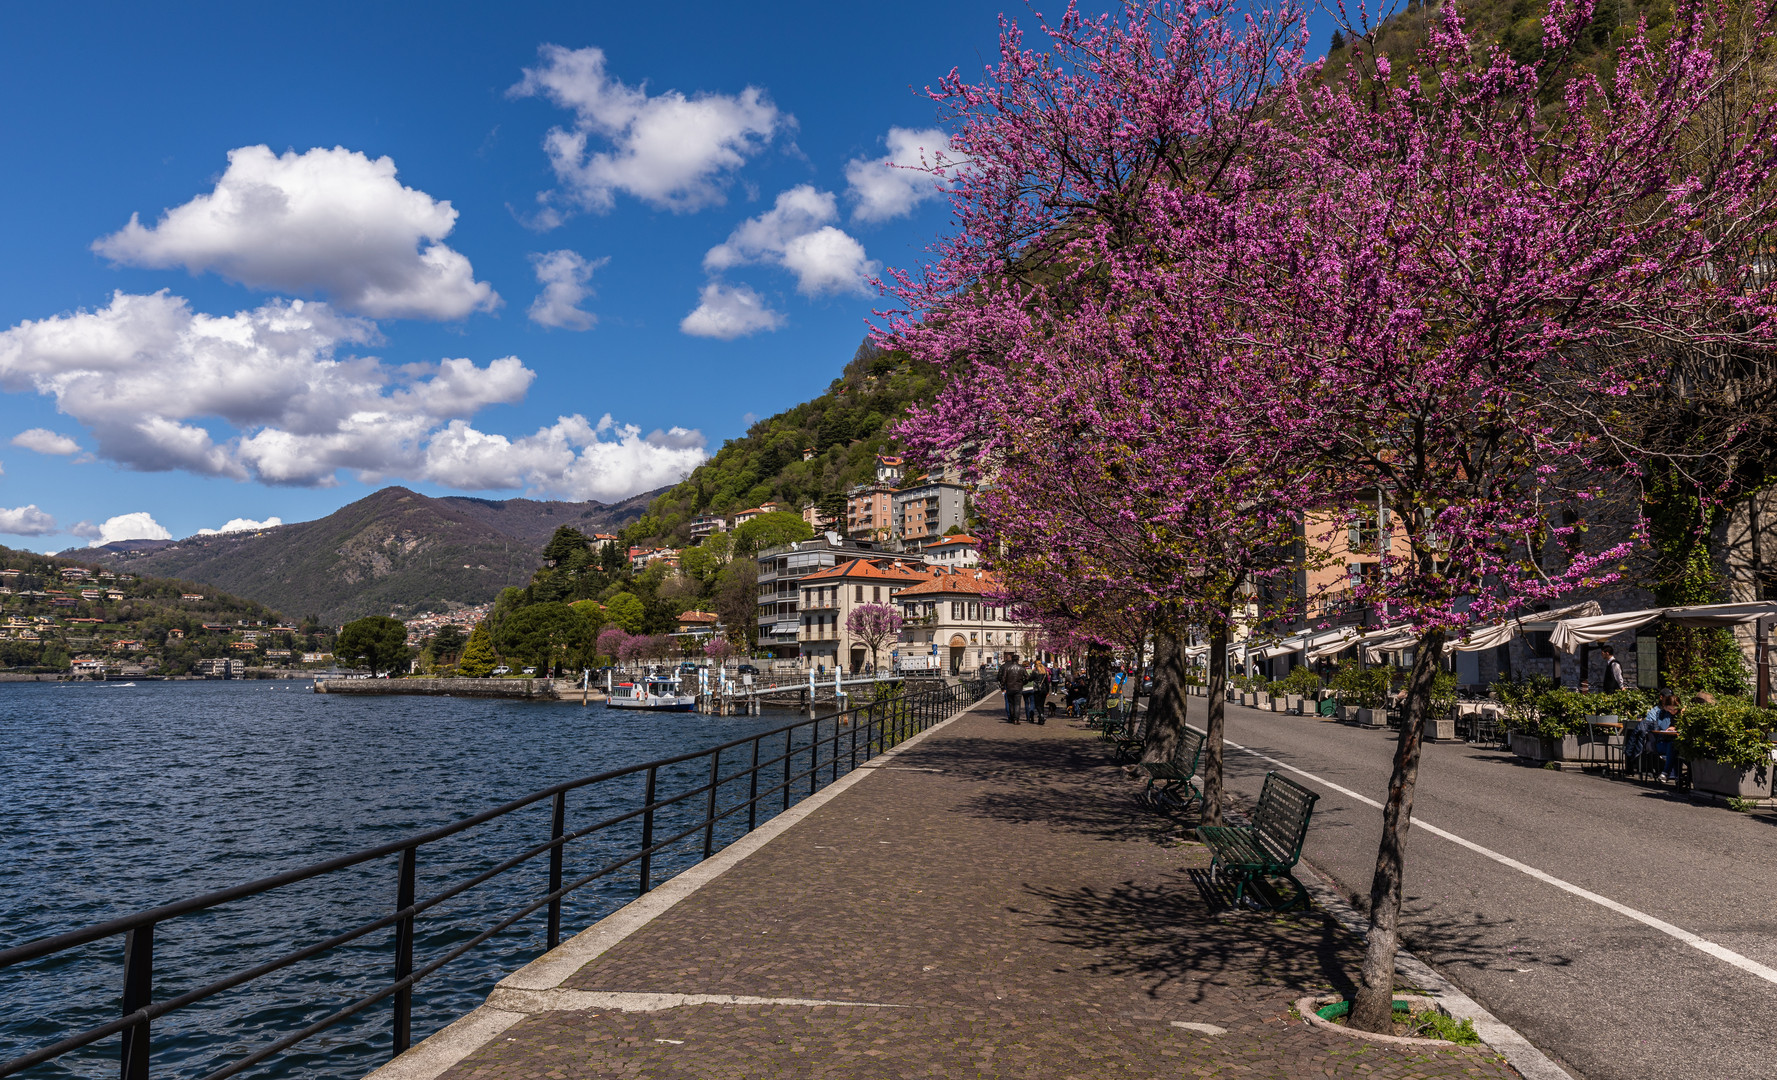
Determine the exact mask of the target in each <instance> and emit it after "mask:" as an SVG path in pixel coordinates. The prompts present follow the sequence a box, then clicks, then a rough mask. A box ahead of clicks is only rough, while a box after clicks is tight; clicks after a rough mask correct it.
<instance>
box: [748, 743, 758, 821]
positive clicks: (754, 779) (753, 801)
mask: <svg viewBox="0 0 1777 1080" xmlns="http://www.w3.org/2000/svg"><path fill="white" fill-rule="evenodd" d="M747 776H748V777H749V778H750V779H749V780H748V781H747V831H748V832H752V831H753V830H754V829H755V828H757V827H758V824H759V738H758V736H756V735H755V736H754V737H753V767H752V768H751V769H748V770H747Z"/></svg>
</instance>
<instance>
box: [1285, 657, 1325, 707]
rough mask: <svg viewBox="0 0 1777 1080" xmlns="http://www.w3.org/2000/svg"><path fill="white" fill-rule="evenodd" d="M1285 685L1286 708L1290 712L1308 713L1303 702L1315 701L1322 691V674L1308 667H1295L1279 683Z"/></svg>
mask: <svg viewBox="0 0 1777 1080" xmlns="http://www.w3.org/2000/svg"><path fill="white" fill-rule="evenodd" d="M1278 685H1279V686H1281V687H1283V692H1284V708H1285V710H1286V711H1288V712H1292V713H1301V714H1306V713H1308V712H1309V711H1310V710H1308V709H1306V708H1304V707H1303V702H1312V701H1314V700H1315V699H1316V698H1317V697H1318V695H1319V693H1320V676H1319V675H1316V674H1315V673H1314V671H1313V670H1312V669H1310V668H1306V667H1295V668H1291V669H1290V673H1289V674H1288V675H1286V676H1284V678H1283V680H1282V681H1281V682H1280V683H1279V684H1278Z"/></svg>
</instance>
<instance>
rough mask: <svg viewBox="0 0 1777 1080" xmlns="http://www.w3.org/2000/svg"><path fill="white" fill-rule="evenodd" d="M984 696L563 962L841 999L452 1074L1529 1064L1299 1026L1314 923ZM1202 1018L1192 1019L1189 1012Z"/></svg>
mask: <svg viewBox="0 0 1777 1080" xmlns="http://www.w3.org/2000/svg"><path fill="white" fill-rule="evenodd" d="M996 702H997V698H996V699H994V702H990V704H989V705H988V706H987V707H985V708H982V709H979V710H976V711H975V712H972V713H969V714H966V715H964V716H962V717H960V718H958V719H957V720H956V721H954V722H953V723H951V724H950V725H949V726H948V727H945V728H944V729H942V730H940V731H938V732H936V733H934V734H933V735H932V736H931V737H930V738H928V739H926V740H925V741H924V742H923V743H921V744H920V745H919V746H917V747H914V748H912V749H910V750H909V751H908V752H907V753H905V754H902V755H899V756H897V757H894V758H891V759H889V763H888V764H886V765H885V766H884V767H883V768H881V769H880V770H878V771H877V772H876V773H875V774H874V775H871V776H868V777H866V778H865V779H864V780H863V781H862V782H861V783H859V784H858V785H857V786H855V787H852V788H851V789H850V790H847V791H845V792H843V793H841V794H840V795H839V796H838V797H837V798H835V799H834V800H833V801H832V802H831V803H829V804H827V805H825V806H823V807H821V808H819V809H817V810H816V811H815V812H814V813H813V814H812V815H810V816H809V817H808V818H807V819H806V820H804V821H802V822H800V823H799V824H797V825H795V826H794V827H792V828H791V829H790V830H789V831H788V832H786V833H784V834H783V835H781V836H779V837H777V838H776V839H774V840H772V841H771V842H770V843H769V844H767V845H766V846H765V847H764V848H762V849H761V850H759V851H758V852H756V853H755V854H753V855H752V856H750V857H748V858H747V859H745V860H744V861H742V862H740V863H739V864H738V865H737V866H735V867H734V868H733V869H732V870H730V871H729V872H727V873H726V874H724V875H722V876H721V877H719V878H717V879H716V880H714V881H713V882H711V883H710V884H708V885H706V886H705V887H704V888H703V889H701V890H700V891H698V892H696V893H695V894H693V895H691V896H690V897H688V898H687V899H685V900H684V901H683V902H681V903H679V904H678V905H677V906H676V907H673V908H672V909H671V910H669V911H668V912H666V913H665V914H664V915H662V916H661V917H659V918H657V919H655V920H654V921H653V922H651V923H649V924H648V925H646V926H645V927H643V928H642V929H640V930H639V931H637V932H636V933H634V934H632V935H630V936H629V937H628V938H627V939H625V940H623V941H622V942H621V943H619V944H618V945H617V946H616V947H614V948H612V949H611V950H610V951H608V952H606V953H604V954H603V955H602V956H600V957H598V958H597V959H595V960H593V961H592V962H591V963H589V964H587V965H586V966H585V967H583V968H582V969H580V971H579V972H578V973H577V974H576V975H574V976H573V977H571V978H570V979H569V980H568V981H567V983H566V984H565V987H566V988H568V989H574V990H584V991H603V992H626V993H653V994H699V995H738V996H744V997H749V998H768V999H799V1000H804V1001H808V1000H815V1001H841V1002H858V1003H860V1004H855V1005H852V1004H847V1005H810V1004H789V1003H782V1004H779V1003H772V1004H738V1005H737V1004H694V1005H680V1006H678V1007H674V1008H665V1009H658V1010H656V1011H648V1012H623V1011H617V1010H615V1009H588V1010H585V1011H578V1012H546V1013H540V1014H538V1015H535V1016H531V1017H529V1018H527V1019H525V1020H523V1021H521V1022H519V1023H518V1024H516V1025H514V1026H512V1027H510V1028H508V1029H506V1030H505V1031H504V1032H502V1033H501V1034H500V1035H499V1036H497V1037H496V1038H494V1040H493V1041H492V1042H490V1043H488V1044H487V1045H486V1046H483V1047H482V1048H481V1049H480V1050H477V1051H476V1052H474V1053H473V1054H471V1055H470V1056H469V1057H468V1058H466V1059H464V1060H463V1061H461V1062H459V1063H458V1064H457V1065H456V1066H454V1067H453V1068H452V1069H451V1070H450V1071H449V1072H448V1073H446V1074H445V1075H446V1076H447V1077H449V1078H451V1080H532V1078H536V1077H548V1078H550V1080H579V1078H583V1077H600V1078H602V1077H685V1078H692V1077H696V1078H707V1080H717V1078H720V1080H729V1078H733V1080H740V1078H755V1077H757V1078H766V1077H884V1078H889V1077H892V1078H896V1080H908V1078H923V1077H946V1078H948V1077H1021V1078H1022V1077H1029V1078H1039V1077H1040V1078H1071V1077H1082V1078H1084V1077H1131V1078H1138V1077H1139V1078H1146V1077H1169V1078H1170V1077H1197V1076H1218V1077H1220V1076H1227V1077H1308V1076H1315V1077H1319V1076H1364V1077H1455V1076H1483V1077H1495V1076H1498V1077H1506V1076H1515V1075H1516V1074H1515V1073H1514V1072H1512V1071H1511V1070H1510V1069H1509V1068H1508V1067H1507V1066H1505V1065H1504V1064H1503V1063H1501V1062H1500V1061H1499V1060H1498V1059H1497V1058H1496V1057H1495V1056H1494V1055H1492V1054H1491V1053H1489V1052H1487V1051H1484V1050H1478V1049H1477V1050H1458V1049H1451V1050H1437V1051H1431V1052H1427V1051H1422V1050H1417V1049H1414V1050H1402V1049H1395V1048H1384V1047H1381V1046H1376V1045H1371V1044H1366V1043H1362V1042H1360V1041H1358V1040H1355V1039H1350V1038H1347V1037H1345V1036H1339V1035H1332V1034H1328V1033H1324V1032H1319V1031H1316V1030H1314V1029H1312V1028H1309V1027H1307V1026H1306V1025H1304V1024H1303V1023H1302V1022H1301V1021H1299V1020H1297V1021H1292V1020H1291V1019H1290V1006H1291V1002H1292V1001H1293V1000H1294V999H1295V998H1296V997H1297V996H1298V995H1300V994H1302V993H1304V992H1308V991H1320V990H1324V989H1326V988H1329V987H1336V988H1340V989H1345V988H1347V987H1348V985H1349V984H1348V983H1347V981H1346V976H1345V973H1346V972H1348V971H1354V970H1356V967H1357V951H1356V947H1355V943H1354V941H1353V939H1352V938H1351V937H1350V936H1349V935H1347V934H1346V933H1344V932H1343V931H1342V930H1341V929H1339V927H1338V926H1337V924H1335V923H1334V922H1333V921H1332V920H1331V919H1330V918H1327V917H1325V916H1323V915H1321V914H1319V913H1309V914H1295V915H1290V916H1281V917H1280V916H1274V915H1268V914H1263V913H1259V912H1255V911H1232V910H1229V909H1228V908H1227V907H1226V905H1225V904H1224V903H1223V902H1222V900H1221V898H1220V897H1219V896H1218V895H1216V893H1215V892H1214V890H1213V889H1212V888H1211V886H1210V884H1209V882H1208V878H1207V875H1206V874H1205V872H1204V869H1203V868H1204V867H1206V866H1207V865H1208V862H1209V859H1208V855H1207V854H1206V853H1205V852H1204V850H1203V849H1202V848H1201V847H1199V846H1197V845H1195V844H1187V843H1183V842H1181V841H1180V840H1179V839H1178V834H1179V832H1180V826H1179V824H1178V823H1167V822H1164V821H1162V820H1157V819H1155V818H1154V817H1153V816H1152V815H1149V814H1146V813H1143V812H1141V811H1139V810H1138V809H1137V808H1136V807H1135V805H1134V804H1133V802H1132V801H1131V796H1132V794H1133V792H1134V791H1135V790H1136V788H1135V786H1134V785H1133V784H1132V783H1131V781H1129V780H1128V779H1127V778H1126V777H1125V776H1124V775H1123V774H1122V773H1121V771H1120V770H1119V769H1118V768H1117V767H1116V766H1115V765H1113V764H1112V763H1111V761H1110V755H1109V753H1108V752H1107V751H1106V750H1105V749H1104V744H1102V743H1100V742H1099V741H1097V739H1096V737H1095V736H1094V735H1092V734H1091V733H1090V732H1087V731H1083V730H1081V729H1079V728H1078V727H1075V726H1074V725H1072V724H1071V723H1070V722H1069V721H1067V720H1065V719H1060V720H1051V721H1050V722H1049V723H1048V724H1046V725H1044V726H1041V727H1032V726H1029V725H1020V726H1017V727H1011V726H1008V725H1005V724H1003V723H1000V722H999V721H998V720H997V719H996V716H995V713H996V712H997V711H998V710H997V708H995V707H994V703H996ZM1180 1023H1183V1024H1198V1025H1213V1027H1214V1028H1221V1029H1225V1033H1224V1034H1204V1033H1200V1032H1198V1031H1195V1030H1191V1029H1188V1028H1183V1027H1180V1026H1177V1025H1178V1024H1180Z"/></svg>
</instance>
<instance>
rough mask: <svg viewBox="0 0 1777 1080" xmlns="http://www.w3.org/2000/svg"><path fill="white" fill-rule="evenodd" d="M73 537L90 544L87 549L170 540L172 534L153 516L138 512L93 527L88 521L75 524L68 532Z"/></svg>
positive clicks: (108, 519)
mask: <svg viewBox="0 0 1777 1080" xmlns="http://www.w3.org/2000/svg"><path fill="white" fill-rule="evenodd" d="M68 531H69V532H71V533H73V534H74V535H75V536H79V537H84V538H86V539H87V540H90V541H91V543H89V544H87V545H86V546H87V547H103V546H104V545H106V544H110V543H114V542H116V541H118V540H171V539H172V538H173V534H172V533H170V532H168V531H167V530H166V528H165V526H163V525H161V523H160V522H158V521H156V520H154V515H152V514H150V513H148V512H147V511H146V510H138V511H136V512H135V513H133V514H119V515H117V516H116V517H110V518H106V519H105V520H104V521H102V522H100V523H99V524H97V525H94V524H93V523H92V522H90V521H82V522H79V523H77V524H76V525H75V526H74V527H73V528H72V529H69V530H68Z"/></svg>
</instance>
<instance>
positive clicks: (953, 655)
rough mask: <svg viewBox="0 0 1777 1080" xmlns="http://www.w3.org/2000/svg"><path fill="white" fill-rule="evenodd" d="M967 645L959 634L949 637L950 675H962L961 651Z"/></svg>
mask: <svg viewBox="0 0 1777 1080" xmlns="http://www.w3.org/2000/svg"><path fill="white" fill-rule="evenodd" d="M968 644H969V643H968V642H966V641H964V640H963V636H962V635H961V634H952V635H950V673H951V674H952V675H961V674H962V673H963V650H964V649H965V648H967V647H968Z"/></svg>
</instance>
